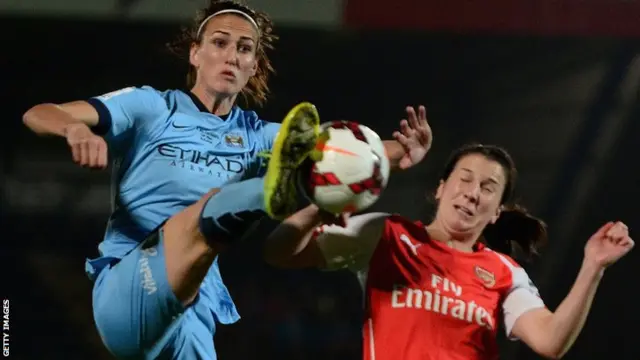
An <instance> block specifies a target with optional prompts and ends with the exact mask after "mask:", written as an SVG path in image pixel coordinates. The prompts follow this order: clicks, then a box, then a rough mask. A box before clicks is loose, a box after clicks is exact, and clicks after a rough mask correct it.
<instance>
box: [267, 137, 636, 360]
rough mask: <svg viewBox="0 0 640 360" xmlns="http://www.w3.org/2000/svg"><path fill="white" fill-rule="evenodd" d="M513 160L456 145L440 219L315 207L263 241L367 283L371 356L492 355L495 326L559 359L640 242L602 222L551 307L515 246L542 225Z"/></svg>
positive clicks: (537, 237)
mask: <svg viewBox="0 0 640 360" xmlns="http://www.w3.org/2000/svg"><path fill="white" fill-rule="evenodd" d="M515 176H516V169H515V167H514V163H513V161H512V160H511V157H510V156H509V155H508V154H507V152H506V151H504V150H503V149H501V148H498V147H495V146H483V145H470V146H465V147H463V148H461V149H458V150H457V151H455V152H454V153H453V156H452V157H451V159H450V160H449V162H448V163H447V165H446V166H445V169H444V174H443V176H442V178H441V179H442V180H441V181H440V185H439V186H438V189H437V191H436V199H437V201H438V208H437V211H436V215H435V218H434V220H433V221H432V222H431V223H430V224H428V225H424V224H422V223H420V222H412V221H409V220H407V219H404V218H402V217H400V216H396V215H388V214H383V213H371V214H366V215H361V216H355V217H353V218H351V219H349V220H348V222H347V226H346V228H342V227H338V226H335V225H323V226H321V227H320V228H319V229H318V230H316V231H313V229H316V227H317V226H318V225H319V224H320V221H321V219H322V218H323V216H322V214H321V213H320V212H319V211H318V209H317V208H316V207H314V206H309V207H307V208H305V209H303V210H301V211H299V212H298V213H296V214H294V215H293V216H291V217H289V218H288V219H287V220H285V221H284V222H283V223H281V224H280V226H279V227H278V228H277V229H276V230H275V231H274V233H273V234H272V235H271V236H270V238H269V239H268V242H267V248H266V253H265V255H266V258H267V260H268V261H269V262H270V263H271V264H273V265H276V266H281V267H305V266H315V267H319V268H324V269H328V270H334V269H343V268H347V269H350V270H351V271H353V272H355V273H357V274H358V276H359V278H360V280H361V281H362V285H363V287H364V289H365V299H366V309H365V322H364V331H363V333H364V334H363V335H364V346H363V348H364V359H376V360H387V359H389V360H391V359H393V360H395V359H403V360H413V359H415V360H418V359H420V360H426V359H460V360H462V359H464V360H472V359H497V358H498V349H497V343H496V334H497V329H498V326H499V322H502V324H503V326H504V328H505V330H506V332H507V335H508V336H509V337H510V338H512V339H516V338H518V339H521V340H522V341H524V342H525V343H526V344H527V345H528V346H529V347H531V348H532V349H533V350H534V351H536V352H537V353H538V354H540V355H542V356H545V357H549V358H554V359H555V358H560V357H561V356H562V355H563V354H564V353H565V352H566V351H567V350H568V349H569V348H570V347H571V345H572V344H573V341H574V340H575V339H576V337H577V336H578V333H579V332H580V330H581V329H582V326H583V324H584V321H585V319H586V316H587V313H588V312H589V309H590V307H591V302H592V301H593V297H594V295H595V292H596V288H597V286H598V283H599V281H600V279H601V277H602V275H603V273H604V270H605V268H606V267H607V266H608V265H611V264H613V263H614V262H615V261H617V260H618V259H620V258H621V257H622V256H624V255H625V254H626V253H627V252H629V250H631V248H632V247H633V245H634V243H633V241H632V239H631V238H630V237H629V233H628V229H627V227H626V226H625V225H624V224H623V223H621V222H615V223H612V222H611V223H607V224H605V225H604V226H602V227H601V228H600V229H599V230H598V231H597V232H596V233H595V234H594V235H593V236H592V237H591V238H590V239H589V241H588V242H587V244H586V246H585V253H584V260H583V264H582V268H581V269H580V272H579V274H578V277H577V279H576V281H575V284H574V285H573V288H572V289H571V291H570V292H569V294H568V295H567V297H566V298H565V299H564V301H563V302H562V304H560V306H559V307H558V309H556V311H555V312H551V311H549V310H548V309H547V308H546V307H545V305H544V303H543V301H542V300H541V299H540V297H539V294H538V291H537V289H536V288H535V286H534V285H533V283H532V282H531V280H530V279H529V277H528V276H527V274H526V272H525V271H524V270H523V269H522V268H521V267H520V266H518V264H517V263H516V262H514V261H513V260H512V259H511V257H509V256H508V255H507V254H510V253H511V252H512V250H514V245H516V244H517V245H518V247H520V248H521V249H522V250H523V251H524V253H525V254H528V255H530V254H532V253H533V252H535V250H536V247H537V246H538V245H539V244H540V243H541V242H542V241H544V240H545V238H546V229H545V225H544V224H543V223H542V222H541V221H540V220H538V219H536V218H534V217H532V216H531V215H529V214H528V213H527V212H526V211H524V210H523V209H522V208H520V207H516V206H510V205H509V204H510V202H511V197H512V194H513V189H514V184H515Z"/></svg>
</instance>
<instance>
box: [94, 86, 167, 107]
mask: <svg viewBox="0 0 640 360" xmlns="http://www.w3.org/2000/svg"><path fill="white" fill-rule="evenodd" d="M174 91H175V90H166V91H160V90H157V89H155V88H154V87H152V86H149V85H142V86H127V87H123V88H120V89H118V90H113V91H110V92H108V93H105V94H102V95H99V96H96V98H97V99H98V100H101V101H102V102H109V101H116V102H119V100H120V101H125V102H137V103H138V104H139V105H142V104H146V105H149V104H154V105H159V104H163V103H165V100H164V99H168V98H170V97H171V96H172V92H174Z"/></svg>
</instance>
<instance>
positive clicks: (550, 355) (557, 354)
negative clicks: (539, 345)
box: [536, 347, 569, 360]
mask: <svg viewBox="0 0 640 360" xmlns="http://www.w3.org/2000/svg"><path fill="white" fill-rule="evenodd" d="M568 350H569V349H568V348H566V349H564V348H557V347H553V348H552V347H549V348H545V349H537V350H536V353H538V355H540V356H542V357H544V358H545V359H550V360H558V359H562V358H563V357H564V356H565V355H566V353H567V351H568Z"/></svg>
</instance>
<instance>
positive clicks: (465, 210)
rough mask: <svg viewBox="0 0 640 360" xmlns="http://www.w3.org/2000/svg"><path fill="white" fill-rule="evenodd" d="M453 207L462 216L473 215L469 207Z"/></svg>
mask: <svg viewBox="0 0 640 360" xmlns="http://www.w3.org/2000/svg"><path fill="white" fill-rule="evenodd" d="M453 208H454V209H456V211H457V212H458V213H460V214H462V215H464V216H473V211H471V209H469V208H467V207H465V206H462V205H453Z"/></svg>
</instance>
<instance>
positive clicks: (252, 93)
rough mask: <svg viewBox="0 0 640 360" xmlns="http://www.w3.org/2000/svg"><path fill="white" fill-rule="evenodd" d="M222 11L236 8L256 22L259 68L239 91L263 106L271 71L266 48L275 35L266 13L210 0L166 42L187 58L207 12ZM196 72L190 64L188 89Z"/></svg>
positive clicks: (198, 39) (228, 1) (225, 0)
mask: <svg viewBox="0 0 640 360" xmlns="http://www.w3.org/2000/svg"><path fill="white" fill-rule="evenodd" d="M222 10H238V11H242V12H243V13H245V14H247V15H248V16H250V17H251V18H252V19H253V20H254V21H255V22H256V24H257V25H258V28H259V29H258V30H259V31H258V32H259V37H260V38H259V41H258V47H257V48H256V58H257V61H258V67H257V71H256V74H255V76H252V77H251V78H250V79H249V82H248V83H247V86H245V88H244V89H243V90H242V95H243V96H244V97H245V98H246V99H248V100H251V101H252V102H253V103H254V104H256V105H263V104H264V103H265V102H266V100H267V96H268V95H269V86H268V84H267V83H268V80H269V76H270V75H271V74H273V73H274V69H273V66H272V65H271V60H269V57H268V55H267V51H270V50H273V48H274V45H273V44H274V42H275V41H276V40H277V38H278V37H277V36H276V35H275V34H273V23H272V21H271V19H270V18H269V16H268V15H267V14H266V13H263V12H259V11H256V10H254V9H252V8H250V7H249V6H248V5H245V4H244V3H241V2H239V1H235V0H210V1H209V5H208V6H207V7H205V8H203V9H201V10H200V11H198V13H197V15H196V16H195V18H194V19H193V22H192V23H191V25H189V26H188V27H185V28H183V29H182V31H181V33H180V34H179V35H178V37H177V38H176V39H175V40H174V41H172V42H170V43H168V44H167V48H168V49H169V50H170V51H171V52H172V53H173V54H175V55H176V56H178V57H180V58H181V59H186V60H187V61H188V59H189V51H190V49H191V46H192V45H193V44H200V42H201V41H202V36H203V35H202V34H203V31H201V32H200V34H198V28H199V27H200V25H201V24H202V22H203V21H204V20H205V19H206V18H207V17H208V16H210V15H212V14H215V13H217V12H218V11H222ZM196 74H197V71H196V69H195V67H193V66H192V65H191V64H189V71H188V73H187V87H188V88H189V89H191V88H192V87H193V86H194V85H195V83H196Z"/></svg>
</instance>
